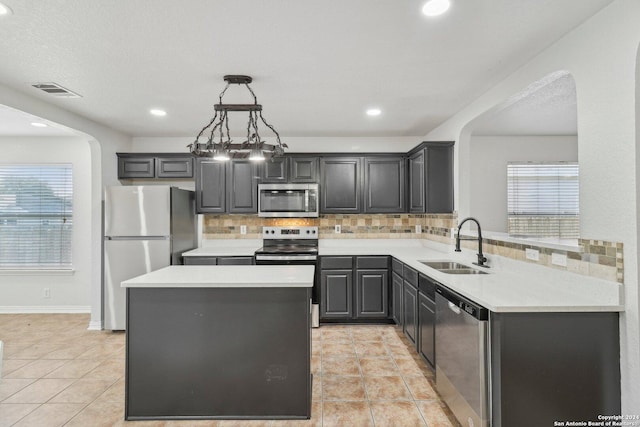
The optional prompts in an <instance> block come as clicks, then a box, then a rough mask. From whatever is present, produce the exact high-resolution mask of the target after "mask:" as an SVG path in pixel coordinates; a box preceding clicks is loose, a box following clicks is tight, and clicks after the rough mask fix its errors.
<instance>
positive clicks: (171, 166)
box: [116, 153, 194, 179]
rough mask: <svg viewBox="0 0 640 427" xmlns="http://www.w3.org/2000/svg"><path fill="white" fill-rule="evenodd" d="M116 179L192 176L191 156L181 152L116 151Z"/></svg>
mask: <svg viewBox="0 0 640 427" xmlns="http://www.w3.org/2000/svg"><path fill="white" fill-rule="evenodd" d="M116 154H117V156H118V179H134V178H174V179H176V178H178V179H182V178H193V162H194V159H193V156H191V155H190V154H181V153H156V154H154V153H116Z"/></svg>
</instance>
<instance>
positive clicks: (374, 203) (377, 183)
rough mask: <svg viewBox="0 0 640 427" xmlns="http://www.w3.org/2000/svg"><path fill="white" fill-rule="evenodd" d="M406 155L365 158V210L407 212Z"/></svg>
mask: <svg viewBox="0 0 640 427" xmlns="http://www.w3.org/2000/svg"><path fill="white" fill-rule="evenodd" d="M405 180H406V176H405V157H404V156H389V157H387V156H385V157H365V158H364V212H366V213H396V212H405V211H406V208H405Z"/></svg>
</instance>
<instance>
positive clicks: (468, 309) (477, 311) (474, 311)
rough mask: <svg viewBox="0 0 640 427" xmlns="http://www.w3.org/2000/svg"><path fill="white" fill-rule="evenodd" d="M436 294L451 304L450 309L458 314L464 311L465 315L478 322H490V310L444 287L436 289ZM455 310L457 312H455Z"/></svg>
mask: <svg viewBox="0 0 640 427" xmlns="http://www.w3.org/2000/svg"><path fill="white" fill-rule="evenodd" d="M436 293H437V294H438V295H440V296H442V297H443V298H445V299H446V300H447V301H448V302H449V304H448V305H449V308H450V309H451V311H454V312H455V313H456V314H460V313H461V312H463V311H464V312H465V314H468V315H469V316H472V317H474V318H476V319H478V320H489V310H487V309H486V308H484V307H483V306H481V305H478V304H476V303H475V302H473V301H471V300H469V299H467V298H465V297H463V296H462V295H459V294H457V293H456V292H453V291H452V290H450V289H448V288H445V287H444V286H438V287H437V288H436ZM454 308H455V309H456V310H457V311H456V310H454Z"/></svg>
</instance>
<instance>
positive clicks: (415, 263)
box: [184, 239, 624, 313]
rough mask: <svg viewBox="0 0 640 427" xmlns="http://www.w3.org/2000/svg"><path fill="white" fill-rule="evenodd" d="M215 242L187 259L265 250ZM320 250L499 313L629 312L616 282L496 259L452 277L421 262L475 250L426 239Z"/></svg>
mask: <svg viewBox="0 0 640 427" xmlns="http://www.w3.org/2000/svg"><path fill="white" fill-rule="evenodd" d="M214 242H215V241H211V242H208V243H209V245H210V246H209V247H202V248H198V249H195V250H193V251H190V252H189V253H185V254H184V255H185V256H189V255H191V256H216V255H217V256H222V255H231V253H233V254H240V252H242V254H243V255H252V253H253V251H255V249H258V248H259V247H260V243H259V242H251V243H250V242H246V243H243V244H241V246H240V242H229V241H221V244H220V245H215V244H214ZM222 242H224V243H222ZM229 243H232V244H229ZM234 243H235V245H234ZM225 248H226V249H225ZM254 248H255V249H254ZM318 249H319V255H320V256H358V255H390V256H393V257H394V258H396V259H398V260H399V261H401V262H403V263H404V264H405V265H408V266H409V267H411V268H413V269H415V270H416V271H418V272H419V273H422V274H424V275H427V276H429V277H431V278H432V279H434V280H436V281H437V282H439V283H441V284H442V285H444V286H445V287H447V288H449V289H451V290H453V291H454V292H458V293H459V294H461V295H463V296H465V297H467V298H469V299H471V300H473V301H475V302H476V303H478V304H480V305H482V306H484V307H486V308H488V309H489V310H491V311H494V312H503V313H504V312H596V311H601V312H604V311H624V302H623V285H621V284H619V283H616V282H611V281H607V280H603V279H596V278H593V277H588V276H583V275H579V274H576V273H572V272H569V271H562V270H559V269H554V268H548V267H543V266H540V265H535V264H533V263H528V262H522V261H515V260H511V259H508V258H504V257H500V256H497V255H491V254H488V255H487V257H488V258H489V263H488V264H489V265H490V266H491V268H489V269H486V270H485V271H486V272H487V274H472V275H452V274H446V273H442V272H440V271H438V270H435V269H433V268H430V267H427V266H426V265H424V264H422V263H421V262H420V261H443V260H451V261H457V262H460V263H464V264H467V265H469V266H472V267H473V265H472V264H471V262H472V261H474V260H475V252H476V250H474V249H463V251H462V252H461V253H458V252H454V251H453V245H445V244H441V243H436V242H432V241H427V240H424V239H320V242H319V248H318ZM230 250H231V251H230ZM229 251H230V252H229ZM242 268H245V267H242Z"/></svg>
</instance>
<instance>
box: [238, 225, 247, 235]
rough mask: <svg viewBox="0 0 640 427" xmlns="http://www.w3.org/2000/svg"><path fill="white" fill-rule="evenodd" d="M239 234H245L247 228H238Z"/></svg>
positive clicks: (244, 226)
mask: <svg viewBox="0 0 640 427" xmlns="http://www.w3.org/2000/svg"><path fill="white" fill-rule="evenodd" d="M240 234H247V226H246V225H241V226H240Z"/></svg>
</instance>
